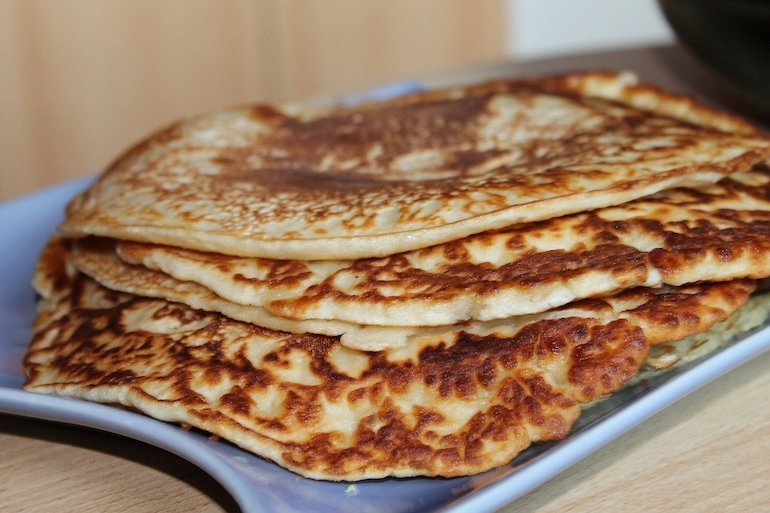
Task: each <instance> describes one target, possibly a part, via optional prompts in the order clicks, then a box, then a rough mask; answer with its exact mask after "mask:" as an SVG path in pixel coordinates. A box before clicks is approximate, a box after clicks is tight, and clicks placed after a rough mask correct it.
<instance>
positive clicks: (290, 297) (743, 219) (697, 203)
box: [117, 168, 770, 334]
mask: <svg viewBox="0 0 770 513" xmlns="http://www.w3.org/2000/svg"><path fill="white" fill-rule="evenodd" d="M117 248H118V254H119V255H120V256H121V258H122V259H123V260H125V261H126V262H129V263H131V264H139V265H143V266H145V267H147V268H149V269H152V270H155V271H159V272H163V273H165V274H167V275H169V276H172V277H174V278H176V279H178V280H182V281H193V282H196V283H199V284H201V285H203V286H204V287H206V288H208V289H209V290H211V291H213V292H215V293H216V294H217V295H219V296H221V297H222V298H225V299H227V300H228V301H229V302H231V303H235V304H241V305H252V306H256V307H259V309H260V310H266V311H268V312H270V313H271V314H273V315H275V316H277V317H283V318H288V319H294V320H308V319H315V320H322V319H326V320H330V321H344V322H346V323H352V324H368V325H387V326H404V325H406V326H430V325H434V326H435V325H447V324H455V323H459V322H465V321H470V320H492V319H499V318H506V317H510V316H512V315H523V314H530V313H537V312H542V311H547V310H549V309H551V308H555V307H558V306H561V305H563V304H567V303H569V302H571V301H573V300H576V299H582V298H586V297H594V296H600V295H606V294H610V293H614V292H616V291H618V290H623V289H626V288H632V287H638V286H646V287H656V286H660V285H663V284H668V285H682V284H685V283H692V282H700V281H724V280H731V279H735V278H744V277H749V278H763V277H766V276H770V170H767V169H766V168H757V170H756V171H754V172H749V173H737V174H734V175H731V177H729V178H726V179H723V180H722V181H721V182H719V183H718V184H712V185H709V186H703V187H700V188H697V189H672V190H669V191H663V192H661V193H658V194H657V195H654V196H652V197H649V198H643V199H640V200H636V201H633V202H630V203H627V204H624V205H620V206H617V207H608V208H604V209H599V210H595V211H592V212H586V213H580V214H572V215H569V216H564V217H561V218H556V219H552V220H548V221H541V222H536V223H529V224H524V225H517V226H515V227H512V228H509V229H506V230H501V231H497V232H489V233H484V234H479V235H474V236H470V237H467V238H465V239H462V240H459V241H453V242H448V243H444V244H439V245H437V246H433V247H431V248H426V249H422V250H415V251H410V252H405V253H401V254H397V255H392V256H388V257H383V258H377V259H363V260H358V261H311V262H305V261H296V260H295V261H287V260H269V259H258V258H243V257H232V256H226V255H218V254H213V253H205V252H197V251H193V250H186V249H182V248H172V247H168V246H159V245H152V244H145V243H132V242H127V241H120V242H118V245H117ZM133 292H135V293H141V288H140V287H137V288H136V289H135V290H133ZM174 299H175V300H178V299H176V298H174ZM291 331H294V330H291ZM326 334H332V333H326ZM333 334H339V333H333Z"/></svg>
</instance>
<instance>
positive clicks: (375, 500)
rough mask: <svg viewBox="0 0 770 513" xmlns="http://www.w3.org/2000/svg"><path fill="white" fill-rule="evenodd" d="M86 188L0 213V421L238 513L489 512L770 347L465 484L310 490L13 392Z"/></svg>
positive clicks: (180, 438) (260, 465) (752, 350)
mask: <svg viewBox="0 0 770 513" xmlns="http://www.w3.org/2000/svg"><path fill="white" fill-rule="evenodd" d="M88 183H89V180H80V181H77V182H72V183H67V184H64V185H61V186H58V187H54V188H51V189H47V190H44V191H42V192H39V193H37V194H34V195H32V196H28V197H26V198H22V199H20V200H17V201H14V202H10V203H6V204H3V205H0V284H1V286H2V289H0V412H6V413H11V414H16V415H22V416H27V417H34V418H39V419H45V420H53V421H59V422H65V423H69V424H76V425H80V426H87V427H91V428H96V429H101V430H104V431H108V432H112V433H117V434H120V435H124V436H128V437H130V438H134V439H136V440H141V441H143V442H146V443H149V444H152V445H154V446H157V447H161V448H163V449H166V450H168V451H170V452H172V453H174V454H177V455H179V456H181V457H183V458H185V459H187V460H189V461H191V462H192V463H194V464H196V465H198V466H200V467H201V468H202V469H203V470H205V471H206V472H208V473H210V474H211V475H212V476H213V477H214V478H215V479H217V480H218V481H219V482H220V483H222V485H223V486H224V487H225V488H226V489H227V490H228V491H229V492H230V493H231V494H232V495H233V497H234V498H235V500H236V501H237V502H238V504H239V505H240V507H241V508H242V509H243V511H244V512H248V513H250V512H268V511H269V512H289V511H314V512H339V513H348V512H349V513H361V512H367V513H380V512H389V513H409V512H418V511H419V512H437V511H444V512H450V511H451V512H453V513H471V512H473V513H477V512H483V511H493V510H495V509H498V508H500V507H502V506H504V505H505V504H507V503H509V502H511V501H513V500H515V499H516V498H518V497H520V496H522V495H523V494H525V493H526V492H528V491H529V490H532V489H533V488H535V487H537V486H539V485H540V484H542V483H544V482H545V481H547V480H548V479H550V478H552V477H553V476H555V475H556V474H558V473H559V472H561V471H563V470H565V469H566V468H568V467H569V466H571V465H572V464H574V463H576V462H577V461H579V460H580V459H582V458H584V457H585V456H587V455H589V454H590V453H592V452H594V451H596V450H597V449H599V448H600V447H602V446H603V445H605V444H606V443H608V442H610V441H611V440H613V439H615V438H616V437H618V436H619V435H621V434H622V433H624V432H626V431H628V430H629V429H631V428H632V427H634V426H636V425H637V424H639V423H640V422H641V421H643V420H644V419H646V418H648V417H650V416H651V415H653V414H654V413H656V412H658V411H660V410H662V409H663V408H665V407H667V406H668V405H670V404H672V403H673V402H675V401H677V400H678V399H680V398H682V397H684V396H686V395H687V394H689V393H691V392H693V391H694V390H695V389H697V388H699V387H700V386H702V385H704V384H706V383H708V382H709V381H711V380H713V379H715V378H717V377H718V376H720V375H721V374H723V373H725V372H727V371H729V370H731V369H733V368H735V367H737V366H739V365H741V364H742V363H744V362H746V361H748V360H749V359H751V358H753V357H755V356H757V355H759V354H760V353H762V352H763V351H765V350H766V349H768V348H770V331H768V329H764V330H761V331H758V332H756V333H754V334H752V335H750V336H748V337H745V338H744V339H743V340H741V341H739V342H736V343H734V344H733V345H731V346H729V347H727V348H726V349H724V350H722V351H721V352H719V353H718V354H716V355H714V356H712V357H709V358H708V359H706V360H703V361H701V362H698V363H697V364H695V365H691V366H689V367H683V368H681V369H678V370H676V371H673V372H670V373H667V374H665V375H662V376H660V377H659V378H656V379H655V380H653V381H651V382H648V383H645V384H643V385H639V386H636V387H632V388H629V389H626V390H624V391H622V392H620V393H618V394H616V395H615V396H613V397H612V398H611V399H610V400H608V401H605V402H604V403H601V404H600V405H598V406H597V407H593V408H591V409H590V410H588V411H587V412H586V414H584V416H583V417H582V418H581V420H580V422H579V424H578V426H576V428H575V431H574V433H573V434H572V435H571V436H570V437H569V438H568V439H566V440H564V441H562V442H559V443H551V444H542V445H539V446H537V447H535V448H533V449H531V450H529V451H527V452H525V453H524V454H522V455H521V456H520V457H519V458H517V459H516V460H515V461H514V462H513V463H512V464H511V465H508V466H506V467H503V468H500V469H497V470H493V471H490V472H487V473H485V474H481V475H478V476H475V477H468V478H457V479H386V480H380V481H366V482H361V483H357V484H356V485H355V486H354V487H350V486H349V485H348V484H346V483H326V482H318V481H311V480H308V479H303V478H301V477H298V476H297V475H295V474H292V473H290V472H288V471H286V470H283V469H282V468H280V467H278V466H277V465H274V464H272V463H269V462H267V461H265V460H262V459H260V458H258V457H256V456H254V455H252V454H250V453H247V452H244V451H242V450H240V449H238V448H236V447H234V446H232V445H229V444H228V443H226V442H223V441H219V442H213V441H211V440H209V438H208V437H207V436H206V435H205V434H201V433H198V432H194V431H193V432H191V431H185V430H183V429H181V428H179V427H177V426H175V425H172V424H167V423H164V422H160V421H157V420H154V419H151V418H149V417H145V416H143V415H140V414H136V413H131V412H127V411H124V410H122V409H118V408H113V407H110V406H104V405H100V404H93V403H87V402H83V401H77V400H72V399H66V398H59V397H53V396H45V395H39V394H32V393H29V392H24V391H23V390H22V383H23V381H24V377H23V373H22V367H21V361H22V358H23V355H24V353H25V350H26V346H27V343H28V341H29V338H30V329H29V326H30V324H31V322H32V320H33V318H34V315H35V295H34V292H33V291H32V288H31V287H30V285H29V282H30V279H31V276H32V271H33V268H34V265H35V262H36V260H37V256H38V254H39V252H40V250H41V248H42V247H43V244H44V243H45V241H46V240H47V239H48V238H49V237H50V235H51V234H52V233H53V231H54V229H55V227H56V226H57V224H58V223H59V222H60V220H61V216H62V211H63V208H64V205H65V204H66V203H67V202H68V201H69V199H70V198H72V196H73V195H74V194H76V193H77V192H78V191H80V190H81V189H83V188H84V187H85V186H87V184H88Z"/></svg>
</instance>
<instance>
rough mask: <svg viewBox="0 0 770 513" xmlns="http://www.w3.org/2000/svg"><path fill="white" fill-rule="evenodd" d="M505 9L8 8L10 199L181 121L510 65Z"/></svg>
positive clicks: (326, 5) (292, 1)
mask: <svg viewBox="0 0 770 513" xmlns="http://www.w3.org/2000/svg"><path fill="white" fill-rule="evenodd" d="M502 12H503V1H502V0H488V1H485V2H483V3H476V2H465V1H463V0H416V1H413V0H396V1H389V2H380V1H378V0H330V1H324V2H306V1H303V0H270V1H253V0H228V1H224V2H220V1H217V0H164V1H163V2H157V1H155V0H113V1H110V2H104V1H102V0H3V2H0V62H1V63H2V71H0V83H2V94H0V121H1V122H0V169H2V172H1V173H0V200H4V199H9V198H11V197H14V196H17V195H19V194H22V193H25V192H30V191H32V190H34V189H37V188H40V187H43V186H45V185H49V184H52V183H54V182H58V181H61V180H65V179H68V178H73V177H76V176H82V175H85V174H88V173H92V172H96V171H98V170H100V169H102V168H103V167H104V166H106V165H107V164H108V162H109V161H111V160H112V159H113V158H115V157H117V155H118V154H119V152H121V151H123V150H124V149H125V148H127V147H128V146H129V145H131V144H133V143H135V142H136V141H137V140H138V139H140V138H142V137H144V136H145V135H147V134H149V133H150V132H151V131H153V130H156V129H159V128H161V127H162V126H165V125H167V124H170V123H171V122H173V121H175V120H177V119H178V118H181V117H185V116H189V115H193V114H196V113H200V112H206V111H210V110H216V109H221V108H224V107H227V106H231V105H235V104H242V103H251V102H256V101H268V102H275V101H296V100H300V99H303V98H306V97H315V96H318V95H321V94H332V93H334V94H337V93H346V92H351V91H356V90H359V89H362V88H365V87H371V86H374V85H377V84H380V83H383V82H388V81H392V80H397V79H399V78H403V77H407V76H411V75H414V74H420V75H424V74H426V73H432V72H435V71H438V70H442V69H447V68H450V67H454V66H458V65H462V64H466V63H469V62H478V61H485V60H491V59H499V58H502V56H503V55H504V51H505V48H504V47H505V45H504V17H503V16H502Z"/></svg>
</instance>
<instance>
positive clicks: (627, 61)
mask: <svg viewBox="0 0 770 513" xmlns="http://www.w3.org/2000/svg"><path fill="white" fill-rule="evenodd" d="M585 67H593V68H618V67H626V68H630V69H635V70H637V71H639V73H640V74H641V75H642V76H643V77H645V78H647V79H648V80H651V81H655V82H658V83H659V84H661V85H664V86H668V87H672V88H675V89H679V90H688V89H689V90H692V89H693V88H695V89H696V90H698V91H700V92H705V93H709V94H711V93H712V92H713V91H716V90H717V89H713V90H712V89H711V87H712V86H714V82H713V80H712V79H713V77H709V76H708V75H707V74H704V71H703V70H702V69H700V68H699V67H697V66H695V65H694V64H693V63H691V62H690V61H689V60H688V58H687V56H686V54H683V53H682V52H681V51H680V50H679V49H668V48H664V49H645V50H635V51H628V52H614V53H609V54H601V55H593V56H583V57H575V58H569V59H559V60H554V61H547V62H538V63H531V64H526V65H521V64H517V65H511V64H502V65H494V66H485V67H483V68H478V69H474V70H465V71H464V72H463V73H460V74H456V73H455V74H451V75H447V76H446V77H443V78H440V79H437V83H439V82H442V81H453V80H457V79H463V78H465V77H467V76H469V75H470V74H474V75H475V74H479V73H480V74H486V75H497V74H505V73H528V72H535V73H537V72H541V71H549V70H567V69H576V68H585ZM720 101H724V99H723V98H720ZM768 368H770V354H764V355H761V356H759V357H758V358H756V359H754V360H753V361H751V362H749V363H747V364H745V365H744V366H742V367H740V368H738V369H736V370H734V371H732V372H730V373H728V374H726V375H725V376H722V377H720V378H719V379H717V380H716V381H714V382H712V383H710V384H709V385H707V386H705V387H704V388H702V389H700V390H699V391H697V392H695V393H693V394H691V395H690V396H688V397H686V398H684V399H682V400H681V401H679V402H678V403H676V404H674V405H672V406H671V407H669V408H668V409H666V410H665V411H663V412H662V413H659V414H658V415H656V416H654V417H653V418H651V419H649V420H647V421H646V422H644V423H642V424H641V425H640V426H638V427H637V428H635V429H633V430H632V431H630V432H629V433H627V434H625V435H623V436H621V437H620V438H619V439H617V440H615V441H613V442H610V443H609V444H608V445H607V446H605V447H604V448H602V449H601V450H599V451H598V452H596V453H594V454H593V455H591V456H590V457H588V458H586V459H585V460H583V461H582V462H580V463H578V464H577V465H575V466H573V467H572V468H570V469H568V470H566V471H565V472H564V473H562V474H561V475H559V476H558V477H556V478H555V479H552V480H551V481H550V482H548V483H546V484H545V485H543V486H541V487H540V488H538V489H537V490H535V491H534V492H532V493H530V494H528V495H526V496H524V497H523V498H521V499H519V500H517V501H515V502H514V503H513V504H511V505H509V506H507V507H506V508H504V510H503V511H505V512H511V513H512V512H570V513H582V512H586V513H588V512H595V511H623V512H624V513H631V512H640V513H641V512H645V513H648V512H651V511H673V512H679V511H687V512H704V513H705V512H708V513H711V512H728V511H740V512H744V513H763V512H767V511H770V373H769V372H767V369H768ZM0 461H1V462H2V463H1V464H0V511H3V512H4V511H8V512H23V511H30V512H46V511H56V512H70V511H72V512H78V513H92V512H93V513H96V512H100V513H101V512H111V511H116V512H124V511H126V512H128V511H130V512H159V511H170V512H214V511H232V512H235V511H238V507H237V505H236V504H235V502H234V501H233V500H232V498H231V497H230V496H229V495H228V494H227V492H226V491H225V490H224V489H223V488H222V487H221V486H220V485H219V484H218V483H217V482H216V481H214V480H213V479H212V478H210V477H209V476H208V475H206V474H205V473H204V472H202V471H201V470H199V469H198V468H196V467H195V466H193V465H192V464H190V463H188V462H186V461H184V460H182V459H180V458H178V457H176V456H174V455H171V454H170V453H167V452H165V451H163V450H160V449H157V448H154V447H151V446H149V445H145V444H143V443H140V442H136V441H133V440H129V439H126V438H122V437H118V436H113V435H109V434H105V433H101V432H96V431H91V430H86V429H80V428H76V427H70V426H64V425H61V424H54V423H47V422H42V421H36V420H29V419H23V418H18V417H11V416H7V415H0Z"/></svg>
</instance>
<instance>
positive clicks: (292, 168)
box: [61, 73, 770, 260]
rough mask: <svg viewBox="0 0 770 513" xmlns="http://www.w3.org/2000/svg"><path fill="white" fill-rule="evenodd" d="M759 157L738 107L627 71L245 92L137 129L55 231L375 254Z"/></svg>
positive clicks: (710, 176) (208, 246)
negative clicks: (159, 125)
mask: <svg viewBox="0 0 770 513" xmlns="http://www.w3.org/2000/svg"><path fill="white" fill-rule="evenodd" d="M768 157H770V141H769V140H768V139H767V138H766V137H765V136H763V135H761V134H759V133H758V132H757V131H755V130H754V129H753V128H751V127H750V126H749V125H748V124H746V123H744V122H742V121H740V120H738V119H736V118H733V117H731V116H728V115H725V114H722V113H719V112H717V111H713V110H710V109H708V108H706V107H704V106H701V105H699V104H697V103H696V102H694V101H693V100H690V99H687V98H682V97H679V96H675V95H671V94H669V93H665V92H663V91H660V90H658V89H655V88H652V87H647V86H638V85H635V83H634V79H633V77H632V76H630V75H627V74H626V75H618V74H610V73H605V74H598V73H594V74H591V73H588V74H575V75H567V76H563V77H549V78H543V79H532V80H514V81H505V82H502V81H501V82H495V83H491V84H486V85H482V86H476V87H468V88H464V89H462V88H458V89H450V90H444V91H434V92H430V93H426V94H418V95H413V96H409V97H406V98H401V99H397V100H393V101H388V102H382V103H375V104H368V105H365V106H359V107H355V108H336V109H330V110H323V111H320V112H316V111H313V112H311V111H303V110H301V109H293V110H292V109H288V108H281V107H269V106H255V107H253V108H246V109H236V110H230V111H225V112H219V113H215V114H211V115H206V116H202V117H199V118H196V119H192V120H187V121H184V122H181V123H178V124H176V125H174V126H172V127H170V128H168V129H167V130H164V131H162V132H161V133H159V134H156V135H154V136H152V137H150V138H148V139H147V140H145V141H143V142H142V143H140V144H139V145H137V146H136V147H134V148H133V149H131V150H130V151H129V152H128V153H126V154H125V155H124V156H123V157H121V158H120V159H118V160H117V161H116V162H115V163H114V164H113V165H112V166H111V167H110V168H109V169H108V170H107V172H106V173H105V174H103V175H102V176H101V177H100V178H99V180H98V181H97V182H96V183H95V184H94V185H93V186H92V187H91V188H90V189H89V190H88V191H86V192H85V193H83V194H82V195H81V196H80V197H78V198H77V199H76V200H75V201H74V202H73V203H72V204H71V205H70V207H69V208H68V211H67V218H66V221H65V223H64V224H63V226H62V228H61V233H62V234H63V235H64V236H67V237H82V236H85V235H91V234H93V235H101V236H107V237H113V238H119V239H127V240H135V241H143V242H153V243H158V244H167V245H172V246H178V247H185V248H190V249H197V250H203V251H213V252H217V253H223V254H231V255H237V256H257V257H267V258H276V259H296V260H335V259H353V258H363V257H371V256H383V255H390V254H394V253H398V252H403V251H407V250H412V249H417V248H424V247H428V246H432V245H435V244H439V243H442V242H446V241H450V240H457V239H461V238H463V237H467V236H468V235H471V234H475V233H480V232H483V231H488V230H494V229H501V228H504V227H507V226H511V225H513V224H516V223H522V222H531V221H535V220H542V219H550V218H553V217H557V216H560V215H564V214H569V213H574V212H581V211H585V210H589V209H593V208H597V207H602V206H608V205H615V204H620V203H624V202H627V201H630V200H632V199H635V198H639V197H642V196H646V195H650V194H653V193H655V192H658V191H660V190H664V189H668V188H672V187H677V186H689V185H697V184H703V183H707V182H714V181H717V180H718V179H720V178H721V177H722V176H724V175H727V174H729V173H732V172H734V171H741V170H747V169H748V168H750V167H751V166H752V165H753V164H755V163H756V162H759V161H761V160H762V159H766V158H768Z"/></svg>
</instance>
